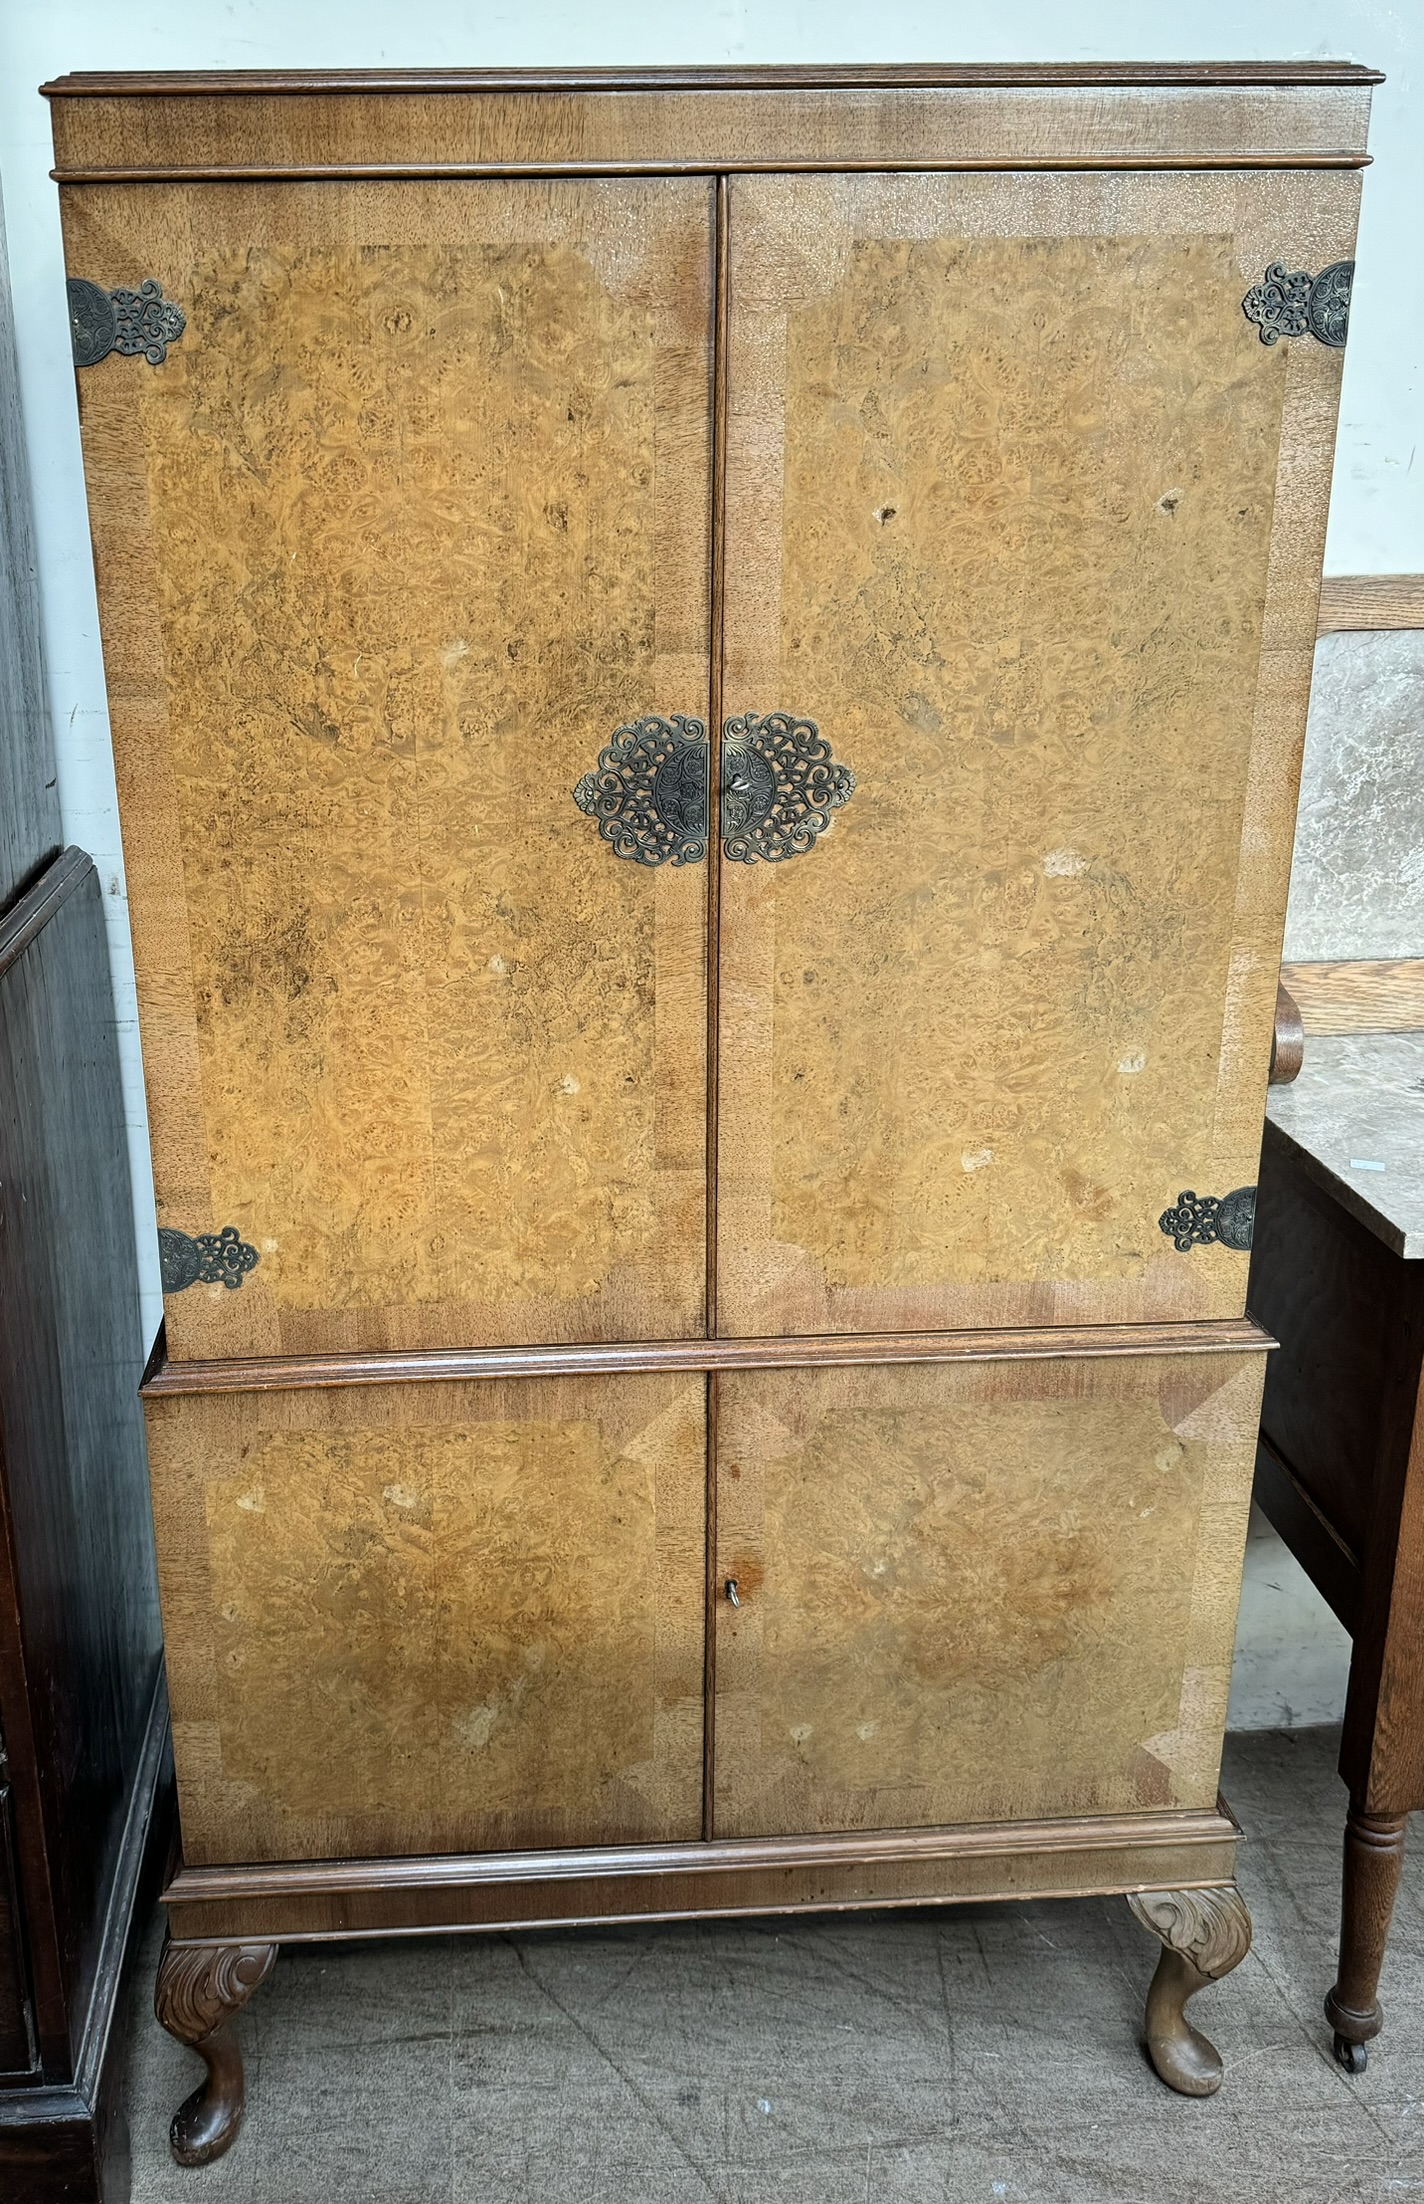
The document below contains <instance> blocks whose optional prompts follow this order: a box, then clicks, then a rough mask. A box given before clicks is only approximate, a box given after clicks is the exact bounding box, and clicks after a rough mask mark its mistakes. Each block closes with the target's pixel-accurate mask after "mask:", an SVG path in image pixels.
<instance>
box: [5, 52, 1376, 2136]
mask: <svg viewBox="0 0 1424 2204" xmlns="http://www.w3.org/2000/svg"><path fill="white" fill-rule="evenodd" d="M1375 81H1377V80H1376V79H1375V78H1374V77H1373V76H1372V75H1371V73H1370V72H1369V71H1366V70H1361V69H1358V68H1354V67H1350V66H1345V65H1336V64H1324V63H1302V64H1294V63H1292V64H1285V65H1281V66H1268V65H1263V64H1255V63H1252V64H1230V65H1222V66H1206V65H1197V64H1192V65H1188V66H1183V67H1176V68H1169V67H1150V68H1139V67H1122V68H1101V67H1050V68H1038V69H1026V68H1008V69H984V68H978V69H950V68H938V67H935V68H910V69H882V70H857V69H849V70H845V69H841V70H814V71H802V72H783V71H776V70H754V71H736V70H722V71H717V70H714V71H707V72H700V73H699V72H681V71H654V72H645V73H641V74H640V73H636V72H634V73H627V74H625V73H619V72H612V73H608V72H605V73H599V72H591V73H583V74H573V75H567V76H561V77H533V76H529V75H519V74H512V75H503V76H500V75H494V76H491V75H479V74H465V75H462V74H458V73H448V74H438V73H437V74H433V75H422V74H411V73H407V74H396V75H380V74H366V75H361V74H353V75H345V74H336V75H325V76H320V77H317V76H301V75H297V76H272V75H253V76H230V77H171V76H159V77H69V78H65V79H63V80H62V81H61V82H60V83H59V84H57V85H52V86H50V87H48V90H49V92H50V94H51V97H52V99H53V102H54V127H55V142H56V148H57V159H58V166H57V169H56V174H57V176H58V178H59V181H60V185H61V198H62V202H63V213H64V223H65V234H66V241H67V254H68V263H69V269H70V279H71V281H70V290H71V305H72V318H73V322H74V332H75V356H76V362H77V364H78V376H79V391H80V404H81V411H82V420H83V431H84V440H85V451H86V459H87V466H88V476H89V493H90V501H91V512H92V518H93V529H94V543H95V557H96V566H97V572H98V580H99V591H100V600H101V605H102V616H103V625H104V640H105V651H106V658H107V664H108V673H109V683H110V691H111V700H112V713H113V724H114V734H115V743H116V752H117V759H118V771H119V781H120V791H121V802H122V806H123V810H124V815H125V846H126V852H127V862H128V868H129V878H130V887H131V894H132V909H133V920H134V938H135V951H136V956H137V963H138V972H139V988H140V998H141V1018H142V1022H143V1027H144V1034H145V1050H146V1064H147V1075H148V1086H149V1096H150V1104H151V1110H152V1120H153V1143H154V1159H155V1171H156V1183H157V1189H158V1204H159V1220H160V1227H161V1234H160V1237H161V1245H162V1250H163V1260H164V1266H165V1280H166V1284H167V1286H168V1289H169V1294H168V1300H167V1321H166V1334H165V1337H164V1338H163V1340H162V1341H161V1342H160V1343H159V1346H158V1348H157V1350H156V1352H155V1356H154V1359H153V1362H152V1365H151V1368H150V1372H149V1375H148V1379H147V1382H146V1385H145V1389H144V1390H145V1397H146V1401H147V1407H148V1416H149V1435H150V1445H151V1449H152V1476H153V1490H154V1502H155V1509H156V1513H157V1519H158V1528H159V1548H160V1566H161V1574H162V1581H163V1598H164V1612H165V1623H166V1631H167V1643H168V1660H169V1673H170V1682H171V1689H172V1693H173V1705H174V1736H175V1749H176V1754H177V1764H178V1781H179V1790H180V1804H181V1818H182V1831H183V1857H182V1864H181V1867H180V1868H179V1870H178V1872H177V1873H176V1875H175V1877H174V1879H173V1880H172V1882H171V1884H170V1886H169V1888H168V1892H167V1901H168V1905H169V1920H170V1930H171V1936H172V1941H171V1943H170V1944H169V1946H168V1948H167V1951H166V1953H165V1956H164V1959H163V1962H162V1966H161V1969H160V1974H159V1983H158V1998H157V2002H158V2011H159V2016H160V2018H161V2019H162V2020H163V2021H164V2023H165V2024H166V2025H167V2026H168V2027H169V2028H170V2029H172V2030H173V2032H174V2033H175V2034H177V2035H178V2036H180V2037H181V2038H182V2039H183V2040H185V2041H187V2042H190V2043H192V2044H193V2045H194V2046H195V2048H197V2049H198V2050H199V2052H200V2053H202V2055H203V2057H204V2059H205V2061H206V2063H207V2066H208V2069H209V2076H208V2080H207V2081H206V2083H205V2084H204V2086H203V2088H201V2089H200V2090H199V2091H198V2092H196V2093H195V2095H194V2097H193V2098H191V2099H190V2100H189V2101H188V2103H187V2104H186V2105H185V2106H184V2107H183V2108H182V2109H181V2110H180V2111H179V2113H178V2115H177V2118H176V2121H175V2126H174V2138H173V2139H174V2147H175V2149H176V2151H177V2153H178V2155H179V2157H180V2158H182V2159H185V2160H187V2161H199V2160H202V2159H205V2158H209V2157H212V2156H215V2155H216V2154H217V2153H218V2152H219V2151H221V2150H222V2149H224V2148H225V2147H226V2146H227V2144H228V2142H229V2141H230V2140H231V2137H232V2135H233V2133H234V2131H235V2127H236V2123H237V2120H238V2118H239V2116H240V2111H241V2073H240V2067H239V2064H238V2060H237V2055H236V2051H235V2048H234V2045H233V2040H232V2036H231V2033H230V2028H229V2020H230V2016H231V2014H232V2013H233V2011H234V2010H235V2009H236V2008H237V2007H238V2006H239V2005H240V2004H241V2003H242V2002H243V2001H244V2000H245V1999H246V1998H247V1997H248V1996H249V1995H250V1994H251V1992H252V1991H253V1989H255V1987H256V1986H257V1985H258V1984H259V1983H260V1981H261V1980H262V1979H263V1977H264V1975H265V1974H266V1972H267V1971H268V1969H269V1968H270V1966H271V1964H272V1961H273V1958H274V1956H275V1952H276V1949H277V1947H278V1945H279V1944H281V1943H282V1942H283V1941H285V1940H288V1939H298V1938H321V1937H330V1936H366V1935H388V1934H399V1933H404V1932H409V1931H412V1930H418V1929H425V1928H471V1929H479V1928H486V1929H488V1928H498V1927H506V1926H512V1925H527V1924H530V1923H538V1922H553V1921H562V1922H571V1921H574V1922H577V1921H606V1920H617V1919H628V1918H633V1917H637V1916H642V1915H663V1916H676V1915H684V1916H685V1915H687V1914H715V1913H737V1912H751V1911H774V1910H778V1909H779V1910H790V1909H796V1908H804V1907H828V1906H830V1907H854V1906H866V1905H883V1904H886V1903H904V1904H915V1903H930V1902H938V1901H941V1900H945V1899H955V1898H963V1899H973V1898H979V1899H987V1898H1003V1897H1007V1896H1027V1895H1032V1894H1042V1893H1049V1892H1053V1893H1072V1892H1079V1891H1094V1892H1102V1891H1105V1890H1108V1891H1123V1892H1126V1893H1128V1894H1129V1895H1130V1897H1131V1902H1132V1904H1133V1906H1134V1909H1135V1910H1136V1912H1137V1914H1138V1917H1139V1918H1140V1919H1141V1920H1142V1921H1143V1923H1144V1924H1145V1925H1146V1926H1147V1927H1148V1928H1149V1929H1151V1930H1152V1931H1153V1933H1154V1934H1155V1935H1157V1936H1158V1937H1159V1939H1160V1940H1161V1941H1162V1944H1163V1947H1164V1950H1163V1955H1162V1958H1161V1961H1160V1963H1159V1967H1158V1972H1157V1976H1156V1980H1155V1983H1154V1986H1153V1989H1152V1993H1151V1996H1150V1999H1149V2010H1148V2038H1149V2045H1150V2048H1151V2052H1152V2056H1153V2059H1154V2060H1155V2062H1156V2065H1157V2068H1158V2071H1159V2072H1160V2073H1161V2074H1162V2075H1163V2077H1164V2078H1165V2079H1166V2080H1168V2081H1169V2082H1170V2083H1171V2084H1172V2085H1173V2086H1174V2087H1175V2088H1178V2089H1182V2090H1186V2091H1188V2092H1193V2093H1198V2094H1205V2093H1207V2092H1209V2091H1210V2090H1212V2089H1214V2088H1215V2087H1216V2084H1217V2081H1218V2080H1219V2077H1220V2072H1221V2066H1220V2061H1219V2059H1218V2058H1217V2055H1216V2053H1215V2052H1214V2051H1213V2050H1212V2048H1211V2046H1210V2045H1209V2044H1207V2043H1206V2041H1205V2039H1204V2038H1202V2037H1201V2036H1200V2035H1198V2034H1197V2033H1196V2032H1195V2031H1194V2030H1193V2029H1191V2028H1190V2026H1189V2025H1188V2023H1187V2021H1186V2019H1185V2017H1184V2006H1185V2001H1186V1999H1187V1998H1188V1997H1189V1996H1190V1995H1191V1994H1192V1993H1193V1992H1194V1991H1196V1990H1198V1989H1200V1988H1201V1987H1202V1986H1203V1984H1204V1983H1205V1982H1207V1981H1209V1980H1212V1979H1215V1978H1216V1977H1218V1976H1219V1975H1221V1974H1224V1973H1225V1972H1226V1971H1227V1970H1228V1969H1229V1968H1231V1967H1232V1966H1234V1965H1235V1964H1236V1963H1237V1961H1238V1960H1239V1959H1240V1958H1241V1957H1242V1955H1243V1953H1244V1952H1245V1950H1246V1948H1247V1944H1248V1941H1249V1933H1250V1930H1249V1922H1248V1920H1247V1916H1246V1912H1245V1908H1244V1907H1243V1905H1242V1903H1241V1900H1240V1897H1239V1895H1238V1894H1237V1892H1236V1889H1235V1886H1234V1883H1233V1880H1232V1874H1233V1860H1234V1855H1235V1847H1236V1842H1237V1836H1238V1832H1237V1829H1236V1826H1235V1824H1234V1823H1233V1821H1232V1820H1231V1818H1230V1816H1229V1815H1228V1814H1227V1812H1226V1811H1225V1809H1224V1808H1223V1807H1222V1806H1221V1805H1220V1803H1219V1801H1218V1798H1217V1770H1218V1761H1219V1751H1220V1743H1221V1732H1222V1723H1223V1718H1224V1712H1225V1704H1226V1689H1227V1675H1228V1666H1229V1660H1230V1652H1231V1643H1232V1632H1233V1624H1234V1616H1235V1606H1236V1597H1237V1587H1238V1581H1239V1571H1240V1562H1241V1553H1242V1545H1243V1540H1244V1532H1245V1523H1246V1512H1247V1505H1248V1499H1249V1488H1250V1479H1251V1464H1252V1458H1253V1454H1254V1442H1255V1430H1256V1421H1257V1412H1258V1406H1259V1399H1260V1387H1261V1380H1262V1369H1263V1364H1264V1359H1265V1353H1266V1349H1267V1347H1268V1345H1269V1340H1268V1337H1267V1335H1266V1333H1265V1332H1264V1331H1263V1330H1262V1328H1261V1327H1260V1325H1259V1324H1257V1323H1256V1322H1254V1321H1253V1320H1252V1319H1251V1318H1250V1317H1248V1316H1247V1315H1246V1313H1245V1278H1246V1262H1245V1250H1246V1248H1247V1246H1248V1245H1249V1237H1250V1211H1251V1203H1252V1186H1251V1182H1252V1179H1253V1177H1254V1172H1255V1167H1256V1158H1257V1153H1258V1148H1259V1141H1260V1127H1261V1120H1262V1109H1263V1103H1264V1097H1265V1088H1266V1078H1267V1068H1268V1062H1269V1057H1270V1051H1271V1038H1272V1023H1273V1010H1274V1003H1275V994H1276V984H1277V967H1278V964H1279V957H1280V938H1281V922H1282V914H1283V911H1284V906H1285V894H1286V884H1287V875H1288V871H1289V862H1290V842H1291V825H1292V807H1293V802H1294V790H1295V780H1296V774H1297V770H1298V763H1299V750H1300V741H1301V734H1302V727H1303V722H1304V713H1305V703H1306V695H1307V690H1308V686H1309V680H1310V666H1311V647H1312V644H1313V640H1314V633H1315V603H1316V594H1317V589H1318V582H1319V569H1320V557H1321V543H1322V537H1323V530H1324V523H1325V506H1326V494H1327V487H1328V479H1329V468H1330V449H1331V441H1332V436H1333V423H1334V415H1335V406H1336V396H1337V391H1338V384H1339V372H1340V358H1341V351H1340V348H1341V346H1342V345H1343V343H1344V339H1345V331H1346V321H1347V310H1348V300H1349V290H1350V281H1351V272H1352V263H1351V259H1350V255H1351V251H1352V244H1353V237H1354V226H1355V218H1356V205H1357V197H1358V186H1359V170H1360V168H1361V166H1362V164H1363V162H1364V160H1365V157H1366V156H1365V152H1364V145H1365V126H1366V116H1367V106H1368V99H1369V87H1370V85H1371V84H1372V83H1373V82H1375ZM709 730H710V731H711V732H710V739H709ZM1198 1190H1200V1191H1198Z"/></svg>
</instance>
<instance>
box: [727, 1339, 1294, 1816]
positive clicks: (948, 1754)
mask: <svg viewBox="0 0 1424 2204" xmlns="http://www.w3.org/2000/svg"><path fill="white" fill-rule="evenodd" d="M1263 1360H1264V1357H1263V1356H1262V1355H1260V1354H1256V1353H1251V1354H1216V1355H1198V1354H1177V1355H1170V1356H1169V1355H1162V1356H1149V1357H1136V1356H1132V1357H1129V1356H1114V1357H1110V1358H1100V1359H1091V1360H1087V1359H1073V1360H1069V1359H1066V1358H1065V1359H1063V1360H1055V1361H1049V1360H1028V1359H1025V1360H1020V1361H1003V1362H990V1363H960V1364H945V1363H940V1364H937V1365H920V1366H915V1367H911V1368H906V1367H903V1366H901V1367H899V1368H890V1369H847V1370H834V1371H808V1370H804V1369H803V1370H777V1371H738V1372H734V1373H729V1374H727V1375H724V1376H722V1377H719V1379H718V1381H717V1383H718V1408H717V1575H718V1582H719V1591H720V1592H721V1594H722V1596H721V1597H719V1599H718V1601H717V1617H718V1621H717V1644H716V1710H715V1716H716V1718H715V1762H714V1765H715V1771H716V1773H715V1832H716V1834H717V1835H718V1836H720V1837H744V1836H771V1835H780V1834H788V1833H792V1832H796V1831H807V1832H814V1831H828V1830H855V1829H889V1828H909V1827H923V1826H926V1825H934V1824H945V1823H955V1822H976V1821H1006V1820H1017V1819H1020V1818H1025V1819H1028V1818H1035V1819H1036V1818H1038V1817H1041V1816H1048V1817H1054V1816H1068V1815H1077V1814H1110V1813H1118V1812H1130V1811H1134V1810H1139V1809H1143V1808H1153V1807H1158V1808H1161V1807H1209V1806H1210V1805H1212V1804H1213V1803H1214V1800H1215V1796H1216V1781H1217V1770H1218V1762H1219V1756H1220V1747H1221V1736H1222V1729H1223V1726H1224V1722H1225V1715H1226V1697H1227V1686H1228V1682H1229V1677H1230V1664H1231V1649H1232V1640H1233V1634H1234V1630H1235V1621H1236V1603H1237V1595H1238V1590H1239V1583H1240V1571H1241V1557H1242V1552H1243V1548H1244V1543H1245V1534H1246V1517H1247V1511H1248V1507H1249V1502H1250V1490H1251V1472H1252V1464H1253V1460H1254V1453H1255V1435H1256V1425H1257V1419H1258V1416H1259V1412H1260V1397H1261V1380H1262V1363H1263ZM728 1579H731V1580H733V1582H734V1585H735V1590H736V1597H737V1601H738V1602H739V1604H736V1605H734V1604H733V1602H732V1600H731V1599H730V1598H729V1597H728V1596H727V1580H728Z"/></svg>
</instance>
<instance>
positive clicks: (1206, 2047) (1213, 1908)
mask: <svg viewBox="0 0 1424 2204" xmlns="http://www.w3.org/2000/svg"><path fill="white" fill-rule="evenodd" d="M1127 1902H1128V1904H1129V1905H1130V1906H1131V1908H1132V1910H1133V1912H1134V1913H1135V1914H1136V1916H1137V1918H1138V1920H1139V1921H1140V1922H1141V1923H1142V1926H1143V1927H1144V1928H1147V1929H1151V1931H1152V1933H1153V1935H1154V1936H1156V1937H1158V1938H1160V1940H1161V1943H1162V1956H1161V1958H1160V1959H1159V1960H1158V1962H1157V1972H1156V1973H1155V1974H1154V1975H1153V1977H1152V1987H1151V1989H1150V1990H1149V1991H1148V1992H1147V2049H1148V2053H1149V2055H1150V2057H1151V2060H1152V2064H1153V2065H1154V2066H1155V2067H1156V2069H1157V2072H1158V2073H1159V2074H1160V2075H1161V2077H1162V2079H1163V2081H1164V2082H1165V2083H1166V2084H1167V2086H1168V2088H1169V2089H1177V2090H1180V2091H1181V2093H1182V2095H1183V2096H1184V2097H1209V2096H1210V2095H1211V2094H1212V2091H1213V2090H1215V2089H1219V2088H1220V2087H1221V2059H1220V2056H1219V2055H1218V2053H1217V2051H1216V2048H1215V2046H1214V2045H1213V2044H1210V2043H1208V2042H1207V2039H1206V2037H1205V2036H1204V2035H1202V2034H1201V2033H1200V2032H1199V2031H1198V2030H1197V2029H1195V2028H1194V2027H1193V2026H1192V2024H1191V2022H1190V2021H1189V2020H1188V2019H1187V2011H1186V2007H1187V1999H1188V1998H1189V1997H1195V1995H1196V1993H1197V1991H1198V1990H1204V1989H1205V1988H1206V1986H1207V1984H1208V1982H1219V1981H1220V1980H1221V1977H1222V1976H1223V1975H1225V1974H1230V1972H1231V1970H1232V1968H1233V1967H1237V1966H1239V1965H1240V1964H1241V1961H1242V1960H1243V1959H1244V1958H1245V1957H1246V1954H1247V1952H1248V1951H1249V1950H1250V1949H1251V1916H1250V1914H1249V1913H1248V1912H1247V1911H1246V1902H1245V1900H1244V1899H1243V1897H1242V1895H1241V1893H1240V1891H1239V1890H1238V1889H1237V1888H1236V1885H1235V1884H1234V1883H1232V1884H1229V1885H1228V1886H1227V1888H1226V1889H1224V1890H1144V1891H1133V1892H1131V1893H1130V1894H1129V1896H1128V1901H1127Z"/></svg>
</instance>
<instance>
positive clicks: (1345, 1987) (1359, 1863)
mask: <svg viewBox="0 0 1424 2204" xmlns="http://www.w3.org/2000/svg"><path fill="white" fill-rule="evenodd" d="M1405 1824H1406V1817H1405V1816H1404V1815H1403V1814H1390V1815H1382V1814H1361V1813H1356V1811H1355V1809H1354V1807H1353V1806H1352V1807H1351V1808H1350V1812H1349V1815H1348V1817H1347V1819H1346V1822H1345V1877H1344V1888H1343V1891H1342V1894H1341V1903H1340V1973H1339V1980H1338V1981H1337V1982H1336V1984H1335V1987H1334V1989H1333V1990H1332V1991H1331V1992H1330V1995H1329V1996H1328V1997H1327V1998H1326V2000H1325V2018H1326V2019H1327V2020H1328V2021H1329V2023H1330V2025H1331V2027H1332V2028H1333V2029H1334V2031H1335V2056H1336V2058H1337V2059H1338V2060H1339V2061H1340V2064H1341V2065H1342V2066H1343V2067H1344V2069H1345V2071H1346V2073H1347V2074H1363V2073H1364V2071H1365V2061H1366V2060H1367V2058H1368V2057H1369V2053H1368V2052H1367V2051H1366V2049H1365V2045H1366V2044H1367V2043H1369V2042H1370V2040H1371V2038H1372V2037H1374V2036H1377V2035H1378V2034H1379V2032H1380V2029H1381V2028H1382V2027H1383V2026H1384V2014H1383V2013H1382V2012H1381V2011H1380V2005H1379V1999H1378V1998H1377V1997H1376V1996H1375V1992H1376V1990H1377V1989H1378V1988H1379V1978H1380V1968H1381V1967H1382V1966H1383V1964H1384V1947H1385V1944H1386V1942H1387V1941H1388V1938H1389V1923H1390V1916H1391V1914H1392V1913H1393V1912H1394V1894H1395V1892H1396V1891H1397V1890H1398V1888H1399V1871H1400V1869H1401V1868H1402V1867H1403V1865H1404V1831H1405Z"/></svg>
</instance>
